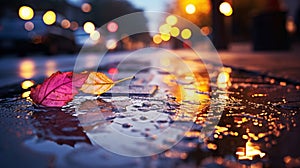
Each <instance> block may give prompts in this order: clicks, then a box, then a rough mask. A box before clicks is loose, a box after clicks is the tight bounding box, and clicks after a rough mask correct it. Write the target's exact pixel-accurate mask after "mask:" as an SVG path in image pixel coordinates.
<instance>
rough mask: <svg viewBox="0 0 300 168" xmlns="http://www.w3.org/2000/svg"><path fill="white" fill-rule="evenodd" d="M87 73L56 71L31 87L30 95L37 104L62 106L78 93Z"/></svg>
mask: <svg viewBox="0 0 300 168" xmlns="http://www.w3.org/2000/svg"><path fill="white" fill-rule="evenodd" d="M88 76H89V73H80V74H78V73H73V72H60V71H58V72H56V73H54V74H52V75H51V76H50V77H49V78H47V79H46V80H45V81H44V82H43V83H42V84H40V85H37V87H36V88H32V89H31V93H30V97H31V99H32V100H33V102H34V103H35V104H37V105H43V106H47V107H62V106H64V105H66V104H67V103H68V102H69V101H71V100H72V99H73V97H74V96H75V95H76V94H77V93H78V88H80V87H81V86H82V85H83V83H84V82H85V81H86V79H87V77H88Z"/></svg>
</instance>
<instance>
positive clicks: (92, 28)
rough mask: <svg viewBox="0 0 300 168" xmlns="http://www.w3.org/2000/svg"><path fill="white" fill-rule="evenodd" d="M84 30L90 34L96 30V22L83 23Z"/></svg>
mask: <svg viewBox="0 0 300 168" xmlns="http://www.w3.org/2000/svg"><path fill="white" fill-rule="evenodd" d="M83 30H84V31H85V32H86V33H88V34H90V33H92V32H94V31H95V25H94V23H92V22H85V23H84V25H83Z"/></svg>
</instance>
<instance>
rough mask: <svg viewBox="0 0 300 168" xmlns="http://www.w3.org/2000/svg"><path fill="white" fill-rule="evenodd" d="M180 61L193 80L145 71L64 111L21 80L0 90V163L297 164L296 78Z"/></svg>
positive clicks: (298, 93) (298, 97)
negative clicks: (41, 101)
mask: <svg viewBox="0 0 300 168" xmlns="http://www.w3.org/2000/svg"><path fill="white" fill-rule="evenodd" d="M186 62H187V63H188V62H191V63H190V65H191V67H192V68H191V69H192V71H193V73H194V74H193V75H192V76H191V74H185V75H183V76H180V78H177V77H175V76H174V75H172V74H170V73H168V72H165V71H163V70H159V69H154V68H153V69H151V68H150V69H147V70H143V71H142V72H139V73H138V74H137V75H136V78H135V79H134V80H132V81H130V83H129V82H127V83H123V84H122V85H121V86H117V87H115V89H113V90H112V91H111V92H110V93H111V94H106V95H102V96H98V97H96V96H90V95H85V94H80V95H78V96H76V97H75V99H74V100H73V101H72V102H70V103H69V104H68V105H67V106H65V107H63V108H39V107H36V106H34V105H33V103H32V102H31V101H30V99H29V98H28V95H29V89H28V88H26V82H25V83H24V82H23V83H22V84H23V85H21V84H16V85H13V86H8V87H4V88H2V89H1V99H0V134H1V138H0V165H1V167H123V168H124V167H130V168H132V167H151V168H152V167H247V166H251V167H297V166H300V150H299V146H300V134H299V132H300V127H299V108H300V91H299V89H300V86H299V85H297V83H293V82H290V81H284V80H280V79H278V78H272V77H269V76H265V75H261V74H259V73H254V72H249V71H243V70H240V69H234V68H230V67H225V68H224V67H218V66H215V65H208V66H206V68H210V69H211V70H212V71H208V70H207V69H205V68H203V66H201V63H200V62H195V60H188V59H187V60H186ZM162 63H165V62H162ZM133 64H134V63H133ZM111 66H113V65H111ZM130 67H134V66H130ZM101 71H104V72H106V71H107V69H101ZM119 71H120V73H121V72H122V70H119ZM207 72H213V73H211V74H208V73H207ZM123 73H124V74H123V75H122V74H121V75H120V76H126V72H123ZM209 76H210V78H209ZM213 79H215V81H214V80H213ZM41 81H42V80H40V81H35V82H41ZM27 83H28V82H27ZM29 83H30V82H29ZM128 84H130V85H140V86H141V85H142V86H145V85H148V87H135V90H134V91H128V87H124V86H125V85H128ZM29 85H30V84H29ZM118 87H119V88H118ZM126 88H127V90H126ZM121 91H122V92H124V94H118V93H120V92H121ZM130 92H131V93H130ZM126 93H129V94H126ZM141 93H143V94H141ZM111 151H113V152H111ZM116 153H118V154H116ZM124 155H126V156H124ZM129 156H130V157H129ZM132 156H133V157H132ZM138 156H143V157H138Z"/></svg>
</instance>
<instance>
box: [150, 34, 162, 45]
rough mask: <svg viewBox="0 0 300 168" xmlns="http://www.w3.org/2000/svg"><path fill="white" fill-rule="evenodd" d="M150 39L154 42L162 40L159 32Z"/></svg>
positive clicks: (158, 42)
mask: <svg viewBox="0 0 300 168" xmlns="http://www.w3.org/2000/svg"><path fill="white" fill-rule="evenodd" d="M152 40H153V42H154V43H155V44H160V43H161V42H162V39H161V37H160V35H159V34H156V35H154V36H153V38H152Z"/></svg>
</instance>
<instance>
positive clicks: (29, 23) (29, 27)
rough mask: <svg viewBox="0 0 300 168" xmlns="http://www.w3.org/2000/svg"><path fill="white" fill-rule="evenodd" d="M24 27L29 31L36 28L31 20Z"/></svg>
mask: <svg viewBox="0 0 300 168" xmlns="http://www.w3.org/2000/svg"><path fill="white" fill-rule="evenodd" d="M24 28H25V29H26V30H27V31H31V30H33V29H34V24H33V23H32V22H31V21H28V22H26V23H25V24H24Z"/></svg>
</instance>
